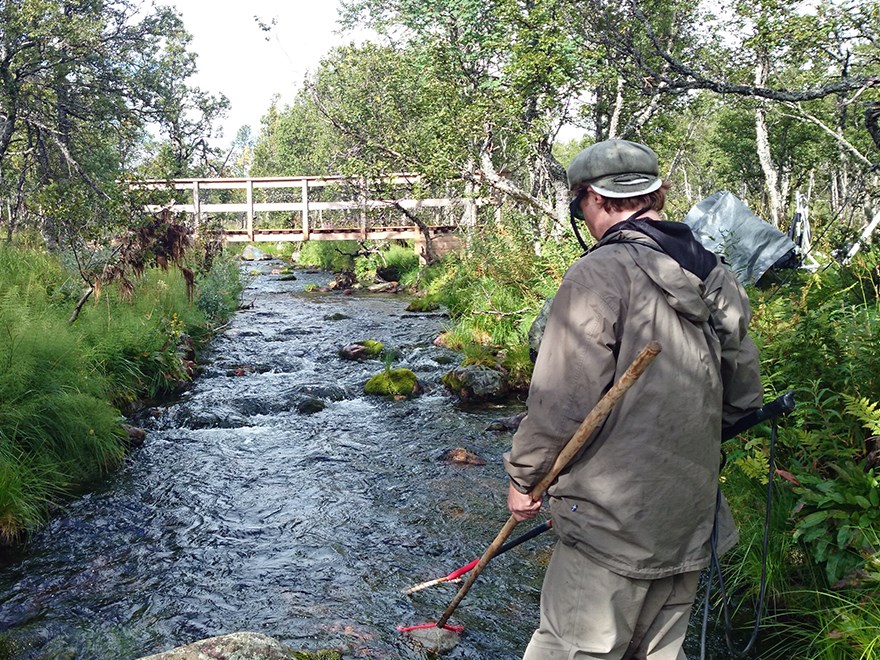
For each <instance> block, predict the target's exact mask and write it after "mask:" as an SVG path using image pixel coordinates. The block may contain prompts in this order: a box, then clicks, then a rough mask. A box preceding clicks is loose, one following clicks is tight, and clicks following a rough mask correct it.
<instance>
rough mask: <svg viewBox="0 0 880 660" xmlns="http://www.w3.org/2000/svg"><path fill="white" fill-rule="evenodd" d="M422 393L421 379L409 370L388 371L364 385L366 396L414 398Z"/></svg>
mask: <svg viewBox="0 0 880 660" xmlns="http://www.w3.org/2000/svg"><path fill="white" fill-rule="evenodd" d="M421 391H422V386H421V385H420V384H419V379H418V378H417V377H416V375H415V374H414V373H413V372H412V371H410V370H409V369H386V370H385V371H383V372H382V373H380V374H376V375H375V376H373V377H372V378H370V380H368V381H367V383H366V384H365V385H364V394H378V395H380V396H393V397H397V396H400V397H406V398H409V397H412V396H416V395H417V394H419V392H421Z"/></svg>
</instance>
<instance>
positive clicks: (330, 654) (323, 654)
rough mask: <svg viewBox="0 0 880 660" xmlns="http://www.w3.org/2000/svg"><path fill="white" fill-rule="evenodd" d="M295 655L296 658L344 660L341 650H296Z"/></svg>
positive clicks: (298, 659)
mask: <svg viewBox="0 0 880 660" xmlns="http://www.w3.org/2000/svg"><path fill="white" fill-rule="evenodd" d="M293 657H294V658H296V660H342V654H341V653H340V652H339V651H333V650H329V649H325V650H322V651H294V652H293Z"/></svg>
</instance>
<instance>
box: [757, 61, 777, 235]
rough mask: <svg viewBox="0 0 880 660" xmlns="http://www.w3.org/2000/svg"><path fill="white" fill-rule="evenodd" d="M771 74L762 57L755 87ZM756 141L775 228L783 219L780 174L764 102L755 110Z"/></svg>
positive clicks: (760, 85) (766, 62)
mask: <svg viewBox="0 0 880 660" xmlns="http://www.w3.org/2000/svg"><path fill="white" fill-rule="evenodd" d="M769 73H770V61H769V60H768V59H767V58H766V57H762V58H761V60H760V62H758V65H757V67H756V68H755V85H756V86H758V87H763V86H764V85H765V83H766V82H767V77H768V75H769ZM755 139H756V142H757V150H758V161H759V162H760V163H761V170H762V171H763V172H764V181H765V184H766V188H767V208H768V211H769V213H770V222H771V223H772V224H773V226H774V227H777V228H778V227H779V226H780V224H781V218H782V202H781V199H780V195H779V172H778V171H777V170H776V167H775V166H774V165H773V158H772V155H771V153H770V132H769V130H768V128H767V108H766V105H765V103H764V102H763V101H759V102H758V106H757V108H755Z"/></svg>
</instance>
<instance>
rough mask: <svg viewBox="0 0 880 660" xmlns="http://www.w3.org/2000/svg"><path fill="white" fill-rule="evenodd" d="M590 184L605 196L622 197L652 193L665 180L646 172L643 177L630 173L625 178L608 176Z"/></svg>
mask: <svg viewBox="0 0 880 660" xmlns="http://www.w3.org/2000/svg"><path fill="white" fill-rule="evenodd" d="M589 185H590V188H592V189H593V190H595V191H596V192H597V193H599V194H600V195H602V196H603V197H612V198H616V199H621V198H624V197H638V196H639V195H646V194H648V193H652V192H654V191H655V190H657V189H658V188H659V187H660V186H661V185H663V181H662V179H660V177H657V176H653V175H651V174H645V175H644V176H641V177H633V176H632V175H628V176H627V177H626V179H625V180H624V179H623V177H619V176H607V177H604V178H602V179H598V180H596V181H594V182H592V183H590V184H589Z"/></svg>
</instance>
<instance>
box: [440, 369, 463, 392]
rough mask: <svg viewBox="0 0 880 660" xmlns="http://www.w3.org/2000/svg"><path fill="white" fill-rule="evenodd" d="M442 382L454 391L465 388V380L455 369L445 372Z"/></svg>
mask: <svg viewBox="0 0 880 660" xmlns="http://www.w3.org/2000/svg"><path fill="white" fill-rule="evenodd" d="M440 382H441V383H443V384H444V385H446V387H448V388H449V389H450V390H451V391H453V392H460V391H461V390H462V389H463V388H464V381H463V380H462V379H461V378H459V377H458V376H457V375H456V373H455V371H449V372H447V373H445V374H444V375H443V377H442V378H441V379H440Z"/></svg>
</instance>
